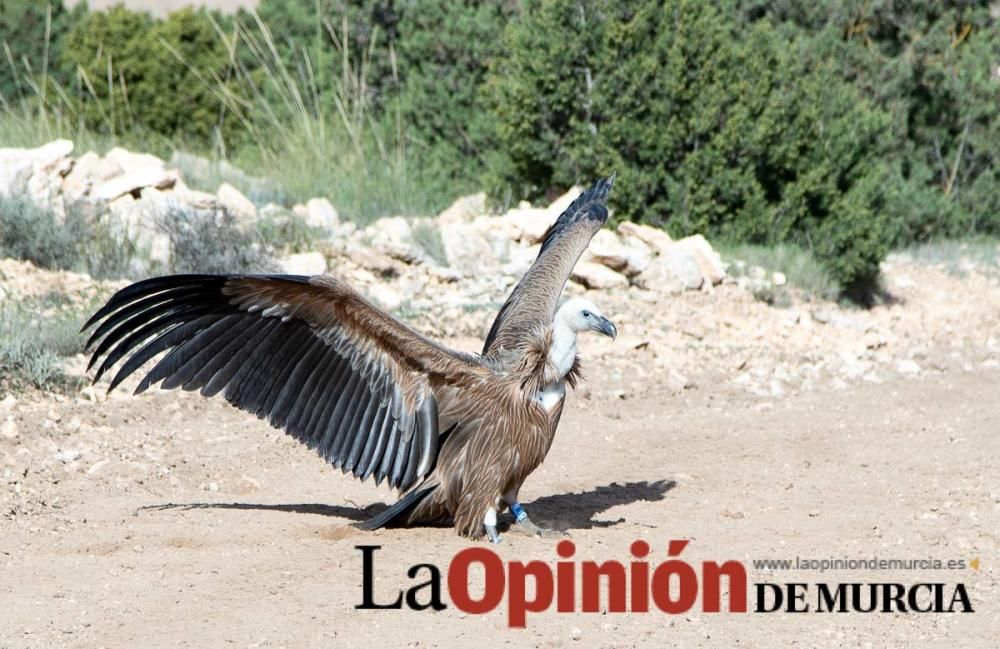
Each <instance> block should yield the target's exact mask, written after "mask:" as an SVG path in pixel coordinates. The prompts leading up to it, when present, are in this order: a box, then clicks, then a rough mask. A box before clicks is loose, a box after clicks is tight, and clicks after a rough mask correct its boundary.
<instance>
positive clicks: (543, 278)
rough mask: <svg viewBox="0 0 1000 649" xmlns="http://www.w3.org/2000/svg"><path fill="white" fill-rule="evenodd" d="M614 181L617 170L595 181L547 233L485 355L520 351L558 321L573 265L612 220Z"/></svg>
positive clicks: (504, 310)
mask: <svg viewBox="0 0 1000 649" xmlns="http://www.w3.org/2000/svg"><path fill="white" fill-rule="evenodd" d="M614 182H615V176H614V174H612V175H611V176H610V177H608V178H604V179H601V180H598V181H597V182H595V183H594V185H593V186H592V187H591V188H590V189H588V190H587V191H585V192H583V193H582V194H580V196H579V197H577V199H576V200H575V201H573V203H572V204H571V205H570V206H569V207H568V208H566V211H565V212H563V213H562V214H561V215H560V216H559V218H558V219H557V220H556V222H555V223H553V224H552V226H551V227H550V228H549V230H548V232H546V233H545V239H544V240H543V241H542V248H541V250H540V251H539V252H538V257H537V258H536V259H535V263H533V264H532V265H531V268H529V269H528V272H526V273H525V274H524V277H522V278H521V281H520V282H518V284H517V286H515V287H514V290H513V292H512V293H511V294H510V297H508V298H507V301H506V302H504V305H503V306H502V307H500V313H498V314H497V318H496V320H494V321H493V327H492V328H491V329H490V334H489V336H487V337H486V343H485V345H483V355H484V356H485V355H488V354H491V353H493V352H495V351H497V350H499V349H500V348H501V347H502V348H504V349H507V350H520V349H521V346H522V345H523V344H524V343H525V342H526V341H528V340H531V339H532V337H533V336H535V335H537V333H538V331H540V330H541V329H543V328H544V327H547V326H548V325H550V324H551V323H552V318H553V317H554V316H555V313H556V305H557V304H558V302H559V296H560V295H562V291H563V288H564V287H565V286H566V280H568V279H569V275H570V273H571V272H572V271H573V266H575V265H576V262H577V261H578V260H579V259H580V255H582V254H583V251H584V250H586V249H587V246H588V245H589V244H590V240H591V239H592V238H593V237H594V235H595V234H596V233H597V231H598V230H600V229H601V226H603V225H604V223H605V221H607V220H608V207H607V201H608V194H609V193H611V186H612V184H614Z"/></svg>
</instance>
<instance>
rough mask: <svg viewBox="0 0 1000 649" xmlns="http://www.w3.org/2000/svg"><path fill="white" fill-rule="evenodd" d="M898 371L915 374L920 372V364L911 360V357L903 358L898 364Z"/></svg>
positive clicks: (910, 374)
mask: <svg viewBox="0 0 1000 649" xmlns="http://www.w3.org/2000/svg"><path fill="white" fill-rule="evenodd" d="M896 371H897V372H899V373H900V374H906V375H909V376H914V375H917V374H920V366H919V365H917V363H916V361H911V360H909V359H906V360H901V361H899V363H897V364H896Z"/></svg>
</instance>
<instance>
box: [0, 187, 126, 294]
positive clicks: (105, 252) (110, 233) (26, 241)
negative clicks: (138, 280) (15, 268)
mask: <svg viewBox="0 0 1000 649" xmlns="http://www.w3.org/2000/svg"><path fill="white" fill-rule="evenodd" d="M65 212H66V213H65V215H64V216H61V217H60V216H59V215H57V214H56V212H55V211H54V210H52V209H50V208H48V207H44V206H40V205H36V204H35V202H34V201H32V200H31V199H30V198H28V197H27V196H24V195H18V194H15V195H7V194H0V257H11V258H14V259H21V260H25V261H30V262H32V263H34V264H35V265H36V266H40V267H42V268H51V269H61V270H73V271H78V272H86V273H89V274H90V275H91V276H93V277H96V278H98V279H104V278H114V277H127V276H128V275H129V271H130V267H131V262H132V260H133V258H134V257H135V253H136V247H135V244H134V242H132V241H131V240H130V239H129V238H128V237H127V236H123V235H121V234H119V233H117V232H115V231H114V229H113V228H112V227H111V226H110V224H109V223H108V221H107V219H106V218H105V219H102V218H100V215H98V214H97V213H96V212H95V211H94V209H93V207H90V206H87V205H85V204H82V203H80V204H70V205H67V206H66V210H65Z"/></svg>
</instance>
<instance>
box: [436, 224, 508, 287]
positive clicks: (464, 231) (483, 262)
mask: <svg viewBox="0 0 1000 649" xmlns="http://www.w3.org/2000/svg"><path fill="white" fill-rule="evenodd" d="M440 233H441V243H442V245H443V246H444V253H445V258H446V259H447V260H448V265H449V266H450V267H452V268H454V269H456V270H458V271H461V272H463V273H466V274H470V275H474V274H476V273H478V272H481V271H483V270H484V269H487V268H493V267H495V266H497V265H498V264H499V262H498V260H497V258H496V255H495V254H494V252H493V247H492V246H491V245H490V242H489V240H487V238H486V237H485V236H484V235H483V233H482V231H481V230H480V229H479V228H477V227H476V225H475V224H472V223H449V224H442V225H441V227H440Z"/></svg>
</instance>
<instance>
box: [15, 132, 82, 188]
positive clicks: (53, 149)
mask: <svg viewBox="0 0 1000 649" xmlns="http://www.w3.org/2000/svg"><path fill="white" fill-rule="evenodd" d="M72 151H73V142H71V141H70V140H55V141H53V142H49V143H48V144H43V145H42V146H39V147H35V148H33V149H22V148H10V149H0V194H8V193H12V192H13V191H17V190H18V188H19V186H22V187H23V186H24V185H26V184H27V182H28V179H29V178H31V177H32V176H33V175H35V174H40V173H46V174H47V173H49V172H50V171H52V169H54V168H56V167H58V166H59V165H60V164H61V163H62V162H63V161H65V160H66V159H67V158H68V156H69V154H70V153H72Z"/></svg>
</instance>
